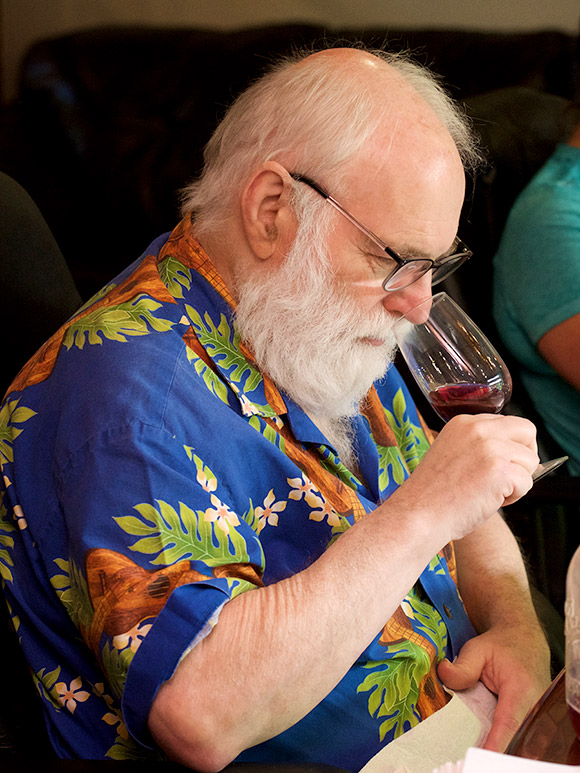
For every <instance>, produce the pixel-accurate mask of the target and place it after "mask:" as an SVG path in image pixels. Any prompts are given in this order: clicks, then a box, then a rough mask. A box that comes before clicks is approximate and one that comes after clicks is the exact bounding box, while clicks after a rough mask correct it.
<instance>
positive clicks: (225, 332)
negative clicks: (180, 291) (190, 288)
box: [185, 305, 262, 392]
mask: <svg viewBox="0 0 580 773" xmlns="http://www.w3.org/2000/svg"><path fill="white" fill-rule="evenodd" d="M185 311H186V313H187V315H188V317H189V319H190V320H191V324H192V325H193V327H194V329H195V332H196V335H197V337H198V338H199V340H200V342H201V344H202V345H203V346H204V348H205V349H206V351H207V352H208V354H209V355H210V356H211V357H212V359H213V360H215V362H216V363H218V364H219V366H220V367H221V368H224V369H225V370H228V371H231V372H229V373H228V376H229V378H230V379H231V380H232V381H233V382H234V383H240V382H241V381H242V378H243V377H244V376H245V374H246V373H247V374H248V375H247V377H246V381H245V384H244V386H243V390H244V392H252V391H253V390H254V389H255V388H256V386H257V385H258V384H259V383H260V382H261V381H262V376H261V374H260V372H259V371H258V370H257V369H256V368H254V367H253V366H252V365H251V364H250V363H249V362H248V360H246V358H245V357H244V355H243V354H242V352H241V351H240V348H239V347H240V335H239V333H238V332H237V331H234V332H232V330H231V328H230V326H229V324H228V321H227V319H226V317H225V315H224V314H221V315H220V323H219V325H218V326H217V327H216V325H215V323H214V321H213V320H212V318H211V317H210V316H209V314H208V313H207V312H206V314H205V315H204V318H203V320H202V318H201V316H200V315H199V313H198V312H197V311H196V310H195V309H194V308H193V307H192V306H189V305H186V307H185Z"/></svg>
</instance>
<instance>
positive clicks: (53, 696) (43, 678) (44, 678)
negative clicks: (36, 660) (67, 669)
mask: <svg viewBox="0 0 580 773" xmlns="http://www.w3.org/2000/svg"><path fill="white" fill-rule="evenodd" d="M45 671H46V669H45V668H41V669H40V671H38V672H37V673H36V674H34V673H33V674H32V679H33V681H34V684H35V685H36V689H37V690H38V692H39V693H40V696H41V697H42V698H45V700H47V701H48V702H49V703H51V704H52V705H53V706H54V708H55V709H56V710H57V711H60V710H61V709H62V703H61V702H60V700H59V693H58V690H57V689H56V686H55V685H56V683H57V681H58V678H59V676H60V666H57V667H56V668H55V669H54V671H49V672H48V673H45Z"/></svg>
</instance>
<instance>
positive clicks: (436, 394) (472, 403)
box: [427, 382, 506, 421]
mask: <svg viewBox="0 0 580 773" xmlns="http://www.w3.org/2000/svg"><path fill="white" fill-rule="evenodd" d="M427 399H428V400H429V402H430V403H431V405H432V407H433V408H434V410H435V411H436V412H437V413H438V414H439V416H441V418H442V419H443V421H449V419H451V418H453V416H457V415H458V414H460V413H469V414H476V413H499V412H500V411H501V409H502V408H503V406H504V404H505V403H506V393H505V392H504V391H503V389H501V387H498V386H494V385H490V384H471V383H468V382H459V383H457V384H443V385H442V386H438V387H436V388H435V389H432V390H431V391H430V392H429V394H428V395H427Z"/></svg>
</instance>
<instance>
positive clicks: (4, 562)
mask: <svg viewBox="0 0 580 773" xmlns="http://www.w3.org/2000/svg"><path fill="white" fill-rule="evenodd" d="M4 496H5V495H4V494H2V498H1V499H0V545H2V548H0V577H2V580H3V581H4V582H13V581H14V578H13V576H12V572H11V570H10V567H11V566H14V561H13V560H12V556H11V555H10V551H9V550H8V549H7V548H13V547H14V539H13V538H12V537H11V536H10V533H11V532H14V531H16V527H15V526H14V524H13V523H12V522H11V521H10V519H9V518H8V511H7V510H6V507H5V505H4Z"/></svg>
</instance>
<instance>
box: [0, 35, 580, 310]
mask: <svg viewBox="0 0 580 773" xmlns="http://www.w3.org/2000/svg"><path fill="white" fill-rule="evenodd" d="M352 40H361V41H364V42H365V43H367V44H370V45H373V46H380V47H387V48H389V49H391V50H400V49H410V50H412V51H413V52H414V53H415V55H416V57H417V58H418V59H419V61H421V62H423V63H425V64H428V65H430V66H431V67H432V68H433V69H434V70H435V71H436V72H438V73H439V74H440V75H441V76H442V77H443V78H444V80H445V82H446V83H447V84H448V85H449V88H450V90H451V93H452V94H453V95H454V96H455V97H457V98H458V99H460V100H462V101H466V102H467V103H468V105H469V108H470V109H471V111H472V113H473V115H474V117H475V118H476V119H477V125H478V127H479V128H480V129H481V131H482V134H483V138H484V144H486V145H489V146H490V150H491V153H492V161H494V162H495V161H497V164H498V170H496V171H494V172H493V173H492V174H491V176H490V171H489V170H488V174H487V175H486V177H484V178H482V179H481V180H480V182H479V183H478V192H477V193H476V199H475V202H474V203H473V205H471V206H470V207H469V208H468V209H467V210H466V217H465V227H464V232H463V233H464V236H465V239H466V240H467V239H469V240H470V243H471V244H472V245H473V246H474V247H475V249H476V251H478V252H481V250H482V248H485V249H486V250H487V249H488V240H489V238H490V235H492V236H493V238H495V235H496V233H497V230H498V226H497V224H496V222H495V220H494V218H496V217H497V213H496V212H494V211H493V210H494V209H497V207H496V202H498V201H499V202H501V208H502V209H505V204H506V202H505V199H509V200H510V201H511V198H512V197H513V193H514V191H513V188H514V187H517V186H519V185H520V184H521V183H522V182H523V180H524V178H526V177H527V176H528V175H529V173H530V170H531V168H532V167H534V166H535V165H536V164H537V163H538V161H539V159H540V158H543V157H544V156H545V155H546V154H547V153H548V152H549V149H550V148H551V146H552V144H553V142H554V136H555V135H556V134H559V133H560V132H561V131H562V130H561V126H560V112H561V110H562V109H563V108H564V107H565V105H566V100H567V99H569V98H570V97H571V96H572V95H573V94H574V93H575V92H576V91H577V90H578V87H579V85H580V71H579V67H578V61H577V56H576V38H575V37H574V36H571V35H567V34H564V33H561V32H554V31H545V32H535V33H506V34H495V33H494V34H492V33H483V32H476V31H468V32H466V31H452V30H406V31H405V30H404V31H399V30H392V29H387V28H384V29H367V30H362V31H356V30H335V31H332V32H328V31H326V30H325V29H324V28H322V27H317V26H307V25H289V26H277V27H262V28H256V29H244V30H240V31H235V32H219V31H214V30H201V29H151V28H114V29H113V28H111V29H97V30H92V31H88V32H80V33H76V34H71V35H66V36H64V37H60V38H56V39H51V40H45V41H42V42H40V43H38V44H37V45H35V46H34V47H33V48H32V49H31V50H30V52H29V53H28V55H27V57H26V58H25V60H24V62H23V65H22V71H21V80H20V85H19V90H18V99H17V102H16V103H15V104H14V105H12V106H9V107H8V108H6V109H5V110H4V111H3V114H2V117H1V124H0V140H1V141H0V170H2V171H4V172H6V173H8V174H10V175H11V176H13V177H14V178H15V179H16V180H17V181H18V182H19V183H20V184H21V185H23V186H24V187H25V188H26V189H27V190H28V191H29V192H30V193H31V195H32V196H33V198H34V199H35V200H36V201H37V202H38V204H39V206H40V209H41V210H42V212H43V213H44V215H45V217H46V219H47V220H48V223H49V225H50V226H51V228H52V230H53V232H54V234H55V236H56V239H57V242H58V243H59V245H60V246H61V249H62V250H63V252H64V255H65V257H66V259H67V261H68V263H69V265H70V267H71V269H72V272H73V275H74V278H75V280H76V282H77V285H78V287H79V290H80V292H81V295H83V297H88V296H90V295H91V294H92V293H93V292H94V291H96V290H97V289H99V288H100V286H101V285H102V284H103V283H104V282H106V281H107V280H109V279H110V278H111V277H112V276H113V275H114V274H115V273H116V272H117V270H118V269H120V268H122V267H124V265H125V264H126V263H128V262H129V261H130V260H132V259H133V258H134V257H135V256H136V255H137V254H139V252H140V250H142V249H143V248H144V247H145V246H146V245H147V244H148V243H149V241H150V240H151V239H152V238H153V237H155V236H156V235H158V234H159V233H160V232H163V231H165V230H167V229H170V228H172V227H173V225H174V224H175V222H176V220H177V212H178V195H177V191H178V190H179V189H180V188H182V187H183V185H184V184H185V183H186V182H187V181H188V180H189V179H190V178H192V177H193V176H194V175H196V174H197V172H198V171H199V169H200V167H201V164H202V149H203V146H204V144H205V142H206V140H207V138H208V136H209V135H210V133H211V131H212V129H213V128H214V126H215V125H216V123H217V121H218V120H219V118H220V116H221V115H222V113H223V111H224V109H225V108H226V106H227V105H228V104H229V103H230V102H231V101H232V99H233V98H234V97H235V96H236V94H237V93H239V91H241V90H242V89H243V88H244V87H245V86H246V85H247V83H248V82H249V81H250V80H252V79H253V78H255V77H256V76H258V75H259V74H260V72H261V71H262V70H263V69H264V68H265V67H266V66H267V65H268V63H269V62H270V61H271V60H272V59H273V58H275V57H276V56H277V55H279V54H281V53H285V52H287V51H289V50H291V49H293V48H295V47H299V46H303V45H306V46H311V45H313V44H314V45H327V44H328V43H329V42H332V41H340V42H341V43H345V42H348V41H352ZM522 88H523V89H524V91H523V92H520V91H519V90H521V89H522ZM505 89H516V91H515V92H514V91H511V92H505ZM498 90H500V91H499V92H498ZM506 157H507V160H508V161H509V165H510V169H509V174H507V175H506V180H505V181H504V182H505V189H504V188H501V190H496V189H499V188H500V186H497V185H496V186H495V187H494V198H493V200H492V201H491V202H490V201H489V200H488V197H487V194H488V192H489V191H488V188H489V185H490V184H491V182H492V181H493V182H496V178H497V176H498V175H499V174H502V176H503V169H502V164H505V162H506ZM515 162H517V163H518V164H519V165H520V167H521V168H519V169H517V170H516V172H515V173H514V168H513V167H514V163H515ZM494 168H495V167H494ZM479 189H481V195H479ZM468 205H469V202H468Z"/></svg>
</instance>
